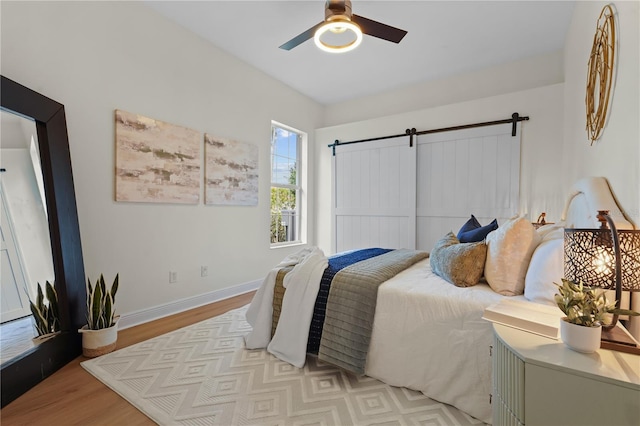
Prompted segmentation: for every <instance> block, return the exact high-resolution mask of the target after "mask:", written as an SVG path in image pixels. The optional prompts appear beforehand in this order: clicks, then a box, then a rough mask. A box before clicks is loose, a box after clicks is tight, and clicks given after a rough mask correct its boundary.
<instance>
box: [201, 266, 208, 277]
mask: <svg viewBox="0 0 640 426" xmlns="http://www.w3.org/2000/svg"><path fill="white" fill-rule="evenodd" d="M207 275H209V267H208V266H201V267H200V276H201V277H206V276H207Z"/></svg>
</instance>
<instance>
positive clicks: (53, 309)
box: [25, 281, 60, 345]
mask: <svg viewBox="0 0 640 426" xmlns="http://www.w3.org/2000/svg"><path fill="white" fill-rule="evenodd" d="M25 291H26V289H25ZM45 293H46V295H47V297H46V302H45V297H44V295H45ZM27 294H28V292H27ZM29 308H30V309H31V314H32V318H33V324H34V327H35V329H36V333H38V335H37V337H34V338H33V339H32V340H33V343H34V344H36V345H38V344H40V343H42V342H44V341H45V340H48V339H49V338H51V337H53V336H55V335H56V334H58V333H60V316H59V315H58V292H57V291H56V288H55V283H54V284H51V283H50V282H49V281H47V282H46V284H45V291H44V293H43V291H42V287H41V286H40V283H38V294H37V296H36V300H35V302H34V301H33V300H31V298H29Z"/></svg>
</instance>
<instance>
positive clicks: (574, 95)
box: [559, 1, 640, 226]
mask: <svg viewBox="0 0 640 426" xmlns="http://www.w3.org/2000/svg"><path fill="white" fill-rule="evenodd" d="M606 4H607V2H599V1H598V2H577V3H576V6H575V8H574V14H573V19H572V21H571V27H570V29H569V32H568V34H567V39H566V42H565V58H564V62H565V92H564V116H565V124H564V144H563V147H564V150H563V164H562V173H561V174H560V175H559V180H560V181H561V182H562V184H563V186H564V188H565V191H567V190H568V188H569V186H570V185H571V184H572V183H573V182H574V181H576V180H577V179H579V178H581V177H585V176H605V177H607V178H608V179H609V183H610V184H611V186H612V188H613V190H614V192H615V194H616V196H617V198H618V201H619V202H620V203H621V205H622V207H623V208H624V209H625V211H626V212H627V214H628V215H630V216H631V218H632V219H633V221H634V222H635V223H636V225H637V226H640V87H639V85H640V66H639V65H640V29H639V28H640V3H639V2H637V1H633V2H621V1H618V2H615V3H614V5H615V7H616V9H617V11H618V13H617V20H618V30H619V32H618V35H617V38H618V40H619V43H618V50H617V61H618V72H617V75H616V76H615V79H616V80H615V89H614V93H613V99H612V101H611V104H610V107H609V120H608V122H607V124H606V127H605V128H604V131H603V133H602V137H601V138H600V139H599V140H597V141H596V142H595V143H594V144H593V146H590V140H589V138H588V136H587V132H586V130H585V128H586V110H585V101H584V99H585V87H586V78H587V62H588V60H589V53H590V52H591V45H592V43H593V35H594V33H595V29H596V22H597V20H598V16H599V15H600V11H601V10H602V8H603V6H604V5H606Z"/></svg>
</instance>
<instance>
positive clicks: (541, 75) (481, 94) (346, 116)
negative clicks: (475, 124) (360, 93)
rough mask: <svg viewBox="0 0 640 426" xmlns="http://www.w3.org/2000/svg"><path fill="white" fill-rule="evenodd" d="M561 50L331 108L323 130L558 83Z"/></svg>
mask: <svg viewBox="0 0 640 426" xmlns="http://www.w3.org/2000/svg"><path fill="white" fill-rule="evenodd" d="M563 81H564V76H563V52H562V50H559V51H556V52H552V53H548V54H544V55H540V56H535V57H531V58H526V59H523V60H520V61H515V62H510V63H505V64H501V65H497V66H494V67H489V68H485V69H482V70H478V71H475V72H473V73H466V74H459V75H453V76H451V77H448V78H444V79H442V80H436V81H427V82H424V83H418V84H412V85H409V86H407V87H404V88H401V89H397V90H392V91H388V92H384V93H379V94H376V95H372V96H367V97H364V98H359V99H354V100H351V101H347V102H341V103H339V104H334V105H331V106H330V107H329V108H327V111H326V113H325V120H324V125H325V126H334V125H338V124H344V123H352V122H354V121H362V120H368V119H371V118H374V117H384V116H387V115H394V114H401V113H405V112H411V111H417V110H423V109H426V108H433V107H438V106H441V105H448V104H454V103H460V102H465V101H469V100H473V99H481V98H486V97H489V96H496V95H500V94H505V93H512V92H518V91H522V90H526V89H533V88H535V87H542V86H548V85H551V84H556V83H562V82H563Z"/></svg>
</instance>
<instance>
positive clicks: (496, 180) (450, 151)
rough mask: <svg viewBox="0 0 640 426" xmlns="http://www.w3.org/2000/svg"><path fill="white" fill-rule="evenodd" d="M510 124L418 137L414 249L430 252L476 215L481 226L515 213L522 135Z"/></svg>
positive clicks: (500, 221)
mask: <svg viewBox="0 0 640 426" xmlns="http://www.w3.org/2000/svg"><path fill="white" fill-rule="evenodd" d="M511 131H512V125H511V124H503V125H498V126H489V127H479V128H473V129H465V130H457V131H451V132H443V133H434V134H427V135H420V136H418V137H417V157H418V159H417V162H418V166H417V168H418V177H417V179H418V184H417V201H416V207H417V208H416V216H417V218H416V230H417V248H418V249H420V250H431V249H432V248H433V246H434V244H435V243H436V241H438V240H439V239H440V238H442V237H443V236H444V235H445V234H446V233H447V232H448V231H453V232H454V233H455V232H457V231H458V229H459V228H460V226H462V224H463V223H464V222H465V221H466V220H467V219H468V218H469V216H470V215H471V214H474V215H475V216H476V218H478V220H479V221H480V223H481V224H483V225H485V224H487V223H489V222H490V221H491V220H493V219H494V218H497V219H498V223H500V224H501V223H503V222H504V220H505V219H507V218H509V217H511V216H513V215H515V214H517V213H518V208H519V187H520V134H521V132H520V131H519V132H518V133H517V136H511Z"/></svg>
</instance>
